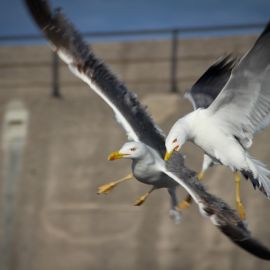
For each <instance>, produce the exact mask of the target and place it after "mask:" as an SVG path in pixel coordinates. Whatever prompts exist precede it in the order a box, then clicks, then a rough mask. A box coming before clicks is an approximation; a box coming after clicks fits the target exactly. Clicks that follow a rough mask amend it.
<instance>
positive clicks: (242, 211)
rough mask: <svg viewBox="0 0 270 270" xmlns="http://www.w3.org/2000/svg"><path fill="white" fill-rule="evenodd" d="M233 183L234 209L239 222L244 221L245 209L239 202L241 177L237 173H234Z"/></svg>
mask: <svg viewBox="0 0 270 270" xmlns="http://www.w3.org/2000/svg"><path fill="white" fill-rule="evenodd" d="M234 181H235V195H236V209H237V211H238V213H239V216H240V218H241V220H244V219H245V218H246V213H245V208H244V206H243V204H242V202H241V196H240V181H241V175H240V173H239V172H235V173H234Z"/></svg>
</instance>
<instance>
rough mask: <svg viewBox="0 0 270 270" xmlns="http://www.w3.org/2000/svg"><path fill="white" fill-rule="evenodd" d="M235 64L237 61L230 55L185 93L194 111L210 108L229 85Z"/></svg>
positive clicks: (204, 74)
mask: <svg viewBox="0 0 270 270" xmlns="http://www.w3.org/2000/svg"><path fill="white" fill-rule="evenodd" d="M235 64H236V59H235V58H233V57H232V56H230V55H228V56H225V57H222V58H220V59H218V60H217V61H216V62H215V63H214V64H212V65H211V66H210V67H209V68H208V69H207V70H206V71H205V72H204V73H203V75H202V76H201V77H200V78H199V79H198V80H197V81H196V82H195V84H194V85H193V86H192V87H191V89H190V90H188V91H187V92H186V93H185V95H184V97H185V98H187V99H188V100H189V101H190V102H191V104H192V106H193V109H194V110H196V109H198V108H207V107H209V105H210V104H211V103H212V102H213V101H214V100H215V98H216V97H217V96H218V94H219V93H220V91H221V90H222V88H223V87H224V86H225V84H226V83H227V81H228V79H229V77H230V75H231V72H232V69H233V67H234V66H235Z"/></svg>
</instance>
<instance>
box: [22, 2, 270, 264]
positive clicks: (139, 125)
mask: <svg viewBox="0 0 270 270" xmlns="http://www.w3.org/2000/svg"><path fill="white" fill-rule="evenodd" d="M25 4H26V6H27V8H28V9H29V12H30V14H31V15H32V17H33V19H34V20H35V22H36V23H37V25H38V26H39V27H40V29H41V30H42V31H43V33H44V35H45V36H46V37H47V39H48V40H49V41H50V42H51V44H52V46H53V47H52V48H53V50H55V51H56V52H57V53H58V55H59V56H60V57H61V58H62V60H63V61H64V62H65V63H67V65H68V66H69V68H70V69H71V71H72V72H73V73H74V74H75V75H76V76H78V77H79V78H80V79H82V80H83V81H85V82H86V83H87V84H89V85H90V87H91V88H92V89H93V90H94V91H95V92H96V93H97V94H99V95H100V96H101V97H102V98H103V99H104V100H105V101H106V102H107V103H108V104H109V105H110V107H111V108H112V109H113V110H114V112H115V114H116V116H117V119H118V120H119V121H120V122H121V123H122V125H123V126H124V127H125V129H126V130H127V131H128V133H129V134H130V136H132V138H134V141H133V143H134V145H132V144H129V143H132V142H129V143H128V144H126V145H124V146H123V147H122V151H121V150H120V151H118V154H114V155H112V156H116V157H117V155H125V156H126V157H127V156H128V155H129V154H130V153H126V150H129V151H131V152H137V151H134V150H131V148H134V147H137V148H138V149H139V151H138V152H137V155H142V154H143V152H144V151H146V152H147V154H149V155H153V156H152V157H151V158H152V159H154V160H155V165H153V166H154V167H156V168H155V170H158V169H159V173H160V174H165V175H167V176H168V177H170V181H175V182H176V183H177V184H179V185H181V186H182V187H183V188H185V189H186V191H187V192H188V193H190V195H191V196H192V198H193V199H194V201H195V203H196V204H197V205H198V207H199V210H200V211H201V212H202V213H203V214H204V215H205V216H207V217H209V219H210V221H211V222H212V223H213V224H214V225H215V226H216V227H217V228H218V229H219V230H220V231H221V232H222V233H223V234H224V235H226V236H227V237H228V238H229V239H231V241H232V242H234V243H235V244H237V245H238V246H239V247H241V248H242V249H244V250H246V251H247V252H249V253H251V254H253V255H254V256H256V257H258V258H261V259H264V260H270V250H269V249H268V248H267V247H265V246H264V245H263V244H261V243H260V242H259V241H257V240H256V239H254V238H253V237H252V236H251V233H250V232H249V231H248V229H247V227H246V225H245V223H243V222H242V221H241V219H240V218H239V216H238V215H237V214H236V213H235V211H234V210H232V209H231V208H230V207H229V206H228V205H227V204H226V203H225V202H223V201H222V200H221V199H219V198H217V197H215V196H213V195H211V194H210V193H208V192H207V191H206V190H205V189H204V187H203V186H202V184H201V183H199V182H198V181H197V180H196V173H195V172H194V171H191V170H190V169H188V168H187V167H186V166H185V164H184V158H183V156H182V155H181V154H180V153H175V154H174V155H172V158H171V159H170V160H169V161H168V162H164V160H163V158H162V156H163V154H164V153H165V145H164V142H165V139H164V137H163V135H162V133H161V131H160V130H159V128H158V127H157V126H156V125H155V124H154V122H153V120H152V119H151V118H150V116H149V114H148V113H147V112H146V111H145V109H144V108H143V107H142V105H141V104H140V103H139V101H138V99H137V98H136V97H135V96H134V95H133V94H132V93H131V92H130V91H128V90H127V89H126V87H125V86H124V85H123V84H122V83H120V82H119V80H118V79H117V78H116V77H115V76H114V75H113V74H112V73H111V72H110V71H109V70H108V68H107V67H106V66H105V65H104V64H103V63H102V62H101V61H100V60H98V59H97V58H96V57H95V55H94V53H93V52H92V50H91V49H90V48H89V47H88V45H87V44H86V43H85V42H84V41H83V39H82V38H81V36H80V34H79V33H78V32H77V31H76V30H75V29H74V27H73V25H72V24H71V23H69V22H68V20H67V19H66V18H65V17H64V15H63V14H62V13H61V12H60V11H59V10H56V11H55V12H52V11H51V8H50V6H49V4H48V2H47V1H45V0H25ZM119 100H121V102H118V101H119ZM117 104H118V105H119V107H117V106H116V105H117ZM138 120H139V121H138ZM141 146H142V148H141ZM139 152H140V153H139ZM132 155H135V154H134V153H133V154H132ZM143 155H145V153H144V154H143ZM153 226H154V224H153Z"/></svg>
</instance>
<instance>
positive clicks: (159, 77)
mask: <svg viewBox="0 0 270 270" xmlns="http://www.w3.org/2000/svg"><path fill="white" fill-rule="evenodd" d="M253 40H254V38H253V37H234V38H220V39H217V38H216V39H204V40H200V41H199V42H198V40H186V41H181V46H180V49H179V68H180V69H179V82H180V86H181V89H182V90H183V89H185V87H187V86H188V85H190V84H191V83H192V81H193V80H194V79H195V78H196V77H197V76H198V75H199V74H200V73H201V72H202V71H203V70H205V69H206V68H207V66H208V65H209V63H210V62H211V61H213V59H216V58H217V56H220V55H222V54H224V53H229V52H232V51H233V52H236V53H243V52H244V51H245V50H246V49H247V48H248V47H249V46H250V44H251V43H252V41H253ZM169 48H170V44H169V43H168V42H165V41H159V42H154V41H153V42H152V41H148V42H134V43H121V44H117V43H113V44H101V45H96V46H95V50H96V52H97V55H99V56H100V57H102V58H105V61H106V62H107V61H108V62H110V63H112V69H113V70H114V71H115V72H117V73H118V74H119V76H120V77H121V78H122V79H124V80H125V81H126V83H127V85H128V86H130V88H131V89H136V92H138V93H139V97H140V99H141V100H142V101H143V103H144V104H147V105H148V107H149V111H150V112H151V113H152V114H153V116H154V118H155V119H157V122H158V123H159V124H160V125H161V127H162V128H164V130H165V131H168V129H169V128H170V126H171V125H172V124H173V122H174V121H175V120H176V119H177V118H178V117H179V116H180V115H183V114H184V113H186V112H188V111H190V110H191V106H190V104H189V103H188V102H187V101H186V100H183V99H182V98H181V96H180V95H173V94H170V93H168V91H167V90H168V87H169V73H168V63H169V60H168V59H169V55H170V54H169ZM50 57H51V52H50V51H49V49H48V48H47V47H43V46H36V47H6V48H5V47H3V48H0V59H1V60H0V70H1V72H0V89H1V90H0V119H1V121H3V118H4V113H5V108H6V106H7V105H8V104H9V102H10V101H12V100H14V99H16V100H20V101H22V102H23V103H24V105H25V107H26V108H27V109H28V111H29V126H28V133H27V134H28V135H27V144H26V146H25V148H24V154H23V160H22V162H23V167H22V173H21V178H20V179H19V181H18V182H17V187H16V190H17V193H16V198H15V211H14V213H13V228H12V237H11V240H10V241H11V248H10V251H9V252H10V253H9V257H8V265H9V268H8V269H10V270H37V269H38V270H47V269H57V270H62V269H65V270H75V269H76V270H77V269H91V270H95V269H102V270H112V269H118V270H122V269H123V270H124V269H134V270H135V269H170V270H173V269H234V270H235V269H246V270H249V269H255V268H256V269H269V263H267V262H264V261H261V260H258V259H256V258H254V257H252V256H250V255H249V254H247V253H245V252H243V251H242V250H240V249H239V248H238V247H235V246H234V245H233V244H232V243H231V242H229V241H228V240H227V239H226V238H225V237H224V236H223V235H221V234H220V233H219V232H218V231H217V230H216V229H215V228H214V227H213V226H212V225H211V224H210V223H209V221H208V220H206V219H204V218H202V217H201V216H200V214H199V213H198V211H197V208H196V207H195V206H192V207H191V209H190V210H188V211H185V213H184V220H183V222H182V223H181V224H180V225H177V226H176V225H174V224H173V222H172V221H171V220H170V219H169V217H168V209H169V200H168V195H167V192H166V191H165V190H160V191H156V192H154V193H153V194H152V195H151V197H150V198H149V200H148V201H147V202H146V203H145V205H143V206H141V207H134V206H132V202H133V200H134V199H136V197H137V196H139V195H141V193H143V192H145V190H147V189H148V188H149V187H148V186H145V185H143V184H140V183H138V182H136V181H130V182H128V183H125V184H122V185H120V186H119V187H118V188H116V189H115V190H113V191H112V193H111V194H109V195H107V196H98V195H96V190H97V187H98V186H99V185H101V184H103V183H105V182H107V181H110V180H112V179H117V178H119V177H122V176H124V175H126V174H127V173H128V172H129V170H130V167H129V164H130V162H129V161H127V160H126V161H125V160H122V161H115V162H109V161H107V160H106V157H107V154H108V153H109V152H111V151H113V150H117V149H118V148H119V147H120V146H121V145H122V144H123V143H124V142H125V141H126V136H125V134H124V132H123V131H122V129H120V128H119V127H118V125H117V124H116V122H115V121H114V119H113V117H112V113H111V110H110V109H109V108H108V107H107V106H106V105H105V104H104V103H103V101H102V100H100V99H99V98H98V97H97V96H96V95H95V94H94V93H93V92H92V91H91V90H89V89H88V87H87V86H84V84H83V83H82V82H80V81H79V80H77V79H76V78H74V77H73V75H71V74H70V73H69V72H68V70H67V69H66V68H65V67H64V66H63V67H62V69H61V80H62V82H63V84H62V92H63V96H64V98H63V99H53V98H51V97H50V96H49V91H50V76H51V75H50V70H49V69H48V64H49V63H50ZM180 60H181V61H180ZM182 79H183V80H182ZM0 134H2V135H3V127H2V126H0ZM269 134H270V130H269V129H268V130H266V131H265V132H263V133H261V134H259V135H258V136H257V139H256V141H255V144H254V147H253V148H252V153H253V154H254V155H255V156H256V157H257V158H259V159H261V160H263V161H266V163H267V164H268V167H270V144H269ZM2 135H1V136H2ZM184 151H185V152H186V153H187V154H188V160H187V162H188V164H189V165H190V166H191V167H192V168H194V169H197V170H198V169H199V168H200V163H201V160H202V154H201V152H200V151H199V150H198V149H197V148H196V147H194V146H192V145H190V144H189V145H187V146H186V147H185V149H184ZM0 154H1V155H0V161H1V166H2V170H1V171H4V163H3V160H4V151H3V150H1V152H0ZM3 178H4V177H3ZM3 178H2V179H1V186H0V193H1V198H4V197H3V196H2V194H3V193H4V192H5V190H6V186H5V185H4V183H5V182H4V179H3ZM205 184H206V185H207V186H208V189H209V190H210V191H211V192H213V193H214V194H217V195H219V196H221V197H222V198H224V199H225V200H226V201H227V202H229V203H230V204H231V205H233V204H234V201H233V199H234V183H233V179H232V175H231V173H230V171H229V170H228V169H226V168H215V169H211V170H210V171H209V172H208V174H207V179H206V180H205ZM242 194H243V200H244V203H245V205H246V208H247V216H248V219H249V225H250V229H251V230H252V231H253V233H254V235H255V236H257V237H258V238H259V239H261V240H263V241H264V242H265V243H266V244H268V245H270V229H269V225H268V224H269V221H270V214H269V205H270V202H269V201H268V200H267V199H266V198H265V197H264V196H263V195H262V194H261V193H260V192H258V191H256V192H254V191H253V189H252V186H251V184H250V183H248V182H245V181H244V182H243V192H242ZM183 195H184V192H183V191H181V190H180V189H179V196H181V197H183ZM0 206H1V208H0V210H1V217H3V213H4V210H5V209H6V208H5V207H6V205H5V202H4V201H3V199H2V201H1V205H0ZM0 229H1V230H0V239H3V234H5V228H4V227H3V226H2V223H1V227H0Z"/></svg>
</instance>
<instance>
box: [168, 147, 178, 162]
mask: <svg viewBox="0 0 270 270" xmlns="http://www.w3.org/2000/svg"><path fill="white" fill-rule="evenodd" d="M179 150H180V147H179V145H177V146H176V147H174V149H173V150H172V151H171V152H166V154H165V157H164V160H169V159H170V157H171V156H172V154H173V152H174V151H179Z"/></svg>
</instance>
